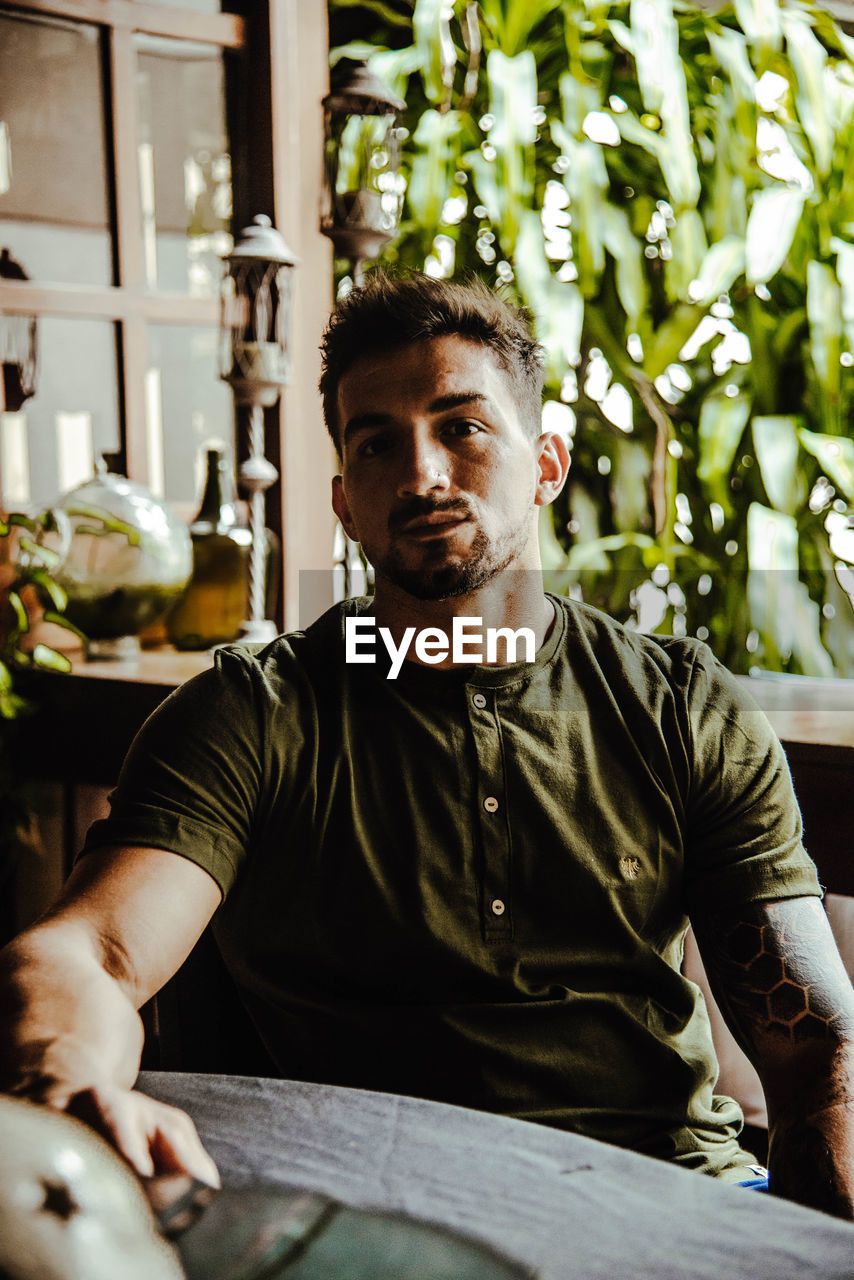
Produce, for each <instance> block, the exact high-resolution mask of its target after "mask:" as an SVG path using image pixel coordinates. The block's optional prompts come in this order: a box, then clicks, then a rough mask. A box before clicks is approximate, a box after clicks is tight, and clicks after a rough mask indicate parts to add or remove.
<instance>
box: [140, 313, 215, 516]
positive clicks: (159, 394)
mask: <svg viewBox="0 0 854 1280" xmlns="http://www.w3.org/2000/svg"><path fill="white" fill-rule="evenodd" d="M218 344H219V331H218V330H217V329H200V328H193V327H191V326H188V325H167V324H155V325H150V326H149V329H148V371H147V374H146V386H145V407H146V419H147V424H148V445H149V477H150V481H149V483H150V485H151V488H152V489H153V490H154V492H155V493H157V494H158V495H159V496H161V497H165V498H167V499H168V500H169V501H170V502H175V503H181V504H186V506H187V508H188V511H187V514H192V513H193V512H194V511H195V509H196V507H197V506H198V500H199V497H200V495H201V490H202V480H203V478H204V451H205V449H206V448H207V447H212V446H214V445H216V444H219V445H222V446H224V447H225V449H226V450H227V451H228V453H229V454H230V456H231V457H232V458H233V457H234V409H233V402H232V397H231V391H230V390H229V388H228V386H227V384H226V383H224V382H223V381H222V380H221V379H220V377H219V374H218Z"/></svg>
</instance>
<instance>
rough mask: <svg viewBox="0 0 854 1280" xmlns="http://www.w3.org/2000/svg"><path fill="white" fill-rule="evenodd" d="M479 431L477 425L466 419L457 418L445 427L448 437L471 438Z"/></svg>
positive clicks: (478, 425)
mask: <svg viewBox="0 0 854 1280" xmlns="http://www.w3.org/2000/svg"><path fill="white" fill-rule="evenodd" d="M480 429H481V428H480V424H479V423H477V422H471V421H469V419H468V418H457V419H455V420H454V421H453V422H449V423H448V424H447V426H446V427H445V430H446V432H447V433H448V435H452V436H473V435H475V433H476V432H478V431H480Z"/></svg>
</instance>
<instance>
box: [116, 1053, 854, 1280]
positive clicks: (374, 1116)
mask: <svg viewBox="0 0 854 1280" xmlns="http://www.w3.org/2000/svg"><path fill="white" fill-rule="evenodd" d="M139 1087H140V1088H141V1089H143V1090H144V1091H145V1092H147V1093H150V1094H152V1095H153V1096H154V1097H157V1098H160V1099H162V1100H163V1101H164V1102H169V1103H172V1104H173V1105H175V1106H178V1107H181V1108H183V1109H184V1110H186V1111H188V1112H189V1113H190V1115H191V1116H192V1117H193V1119H194V1120H195V1122H196V1126H197V1128H198V1130H199V1133H200V1134H201V1136H202V1139H203V1141H204V1142H205V1144H206V1145H207V1147H208V1149H209V1150H210V1152H211V1154H212V1155H213V1157H214V1159H215V1160H216V1161H217V1163H218V1165H219V1168H220V1171H221V1173H222V1177H223V1182H224V1184H225V1185H226V1186H230V1187H238V1186H247V1185H252V1184H257V1183H259V1182H263V1183H279V1184H282V1185H286V1186H298V1187H304V1188H306V1189H307V1190H310V1191H317V1192H321V1193H323V1194H325V1195H329V1196H332V1197H334V1198H336V1199H338V1200H341V1201H343V1202H344V1203H345V1204H348V1205H352V1206H354V1207H356V1208H375V1209H382V1210H384V1211H390V1212H394V1213H404V1214H409V1215H412V1216H413V1217H415V1218H417V1219H421V1220H424V1221H427V1222H431V1223H436V1224H438V1225H441V1226H444V1227H448V1228H451V1229H453V1230H456V1231H459V1232H462V1233H463V1234H465V1235H467V1236H470V1237H472V1238H473V1239H476V1240H479V1241H481V1242H483V1243H485V1244H488V1245H490V1246H491V1247H492V1248H493V1249H496V1250H497V1251H499V1252H500V1253H502V1254H505V1255H506V1256H507V1257H509V1258H511V1259H514V1260H516V1261H518V1262H520V1263H522V1264H524V1265H525V1266H526V1267H528V1268H530V1269H531V1270H532V1271H533V1273H534V1274H536V1275H538V1276H540V1277H542V1280H558V1278H561V1280H563V1278H567V1280H569V1278H572V1280H687V1278H690V1280H813V1278H814V1277H822V1278H823V1280H831V1278H835V1277H839V1280H842V1277H845V1280H851V1278H852V1277H854V1226H852V1225H849V1224H846V1223H842V1222H838V1221H837V1220H835V1219H833V1218H830V1217H828V1216H826V1215H824V1214H820V1213H816V1212H813V1211H812V1210H809V1209H802V1208H800V1207H798V1206H797V1205H793V1204H790V1203H788V1202H786V1201H782V1200H777V1199H775V1198H774V1197H772V1196H768V1195H764V1194H761V1193H759V1192H755V1191H748V1190H744V1189H743V1188H739V1187H730V1186H724V1185H722V1184H720V1183H718V1182H716V1181H715V1180H714V1179H711V1178H708V1177H705V1176H703V1175H701V1174H697V1173H691V1172H689V1171H686V1170H683V1169H679V1168H675V1167H673V1166H670V1165H668V1164H665V1163H663V1162H660V1161H657V1160H651V1159H649V1158H647V1157H645V1156H639V1155H635V1154H633V1153H632V1152H626V1151H621V1150H619V1149H618V1148H616V1147H610V1146H607V1145H605V1144H603V1143H600V1142H596V1141H594V1140H592V1139H590V1138H583V1137H579V1136H577V1135H575V1134H570V1133H563V1132H561V1131H559V1130H556V1129H548V1128H546V1127H544V1126H542V1125H535V1124H529V1123H527V1122H525V1121H520V1120H512V1119H507V1118H505V1117H502V1116H493V1115H487V1114H484V1113H482V1112H475V1111H469V1110H466V1109H463V1108H460V1107H451V1106H446V1105H443V1104H440V1103H435V1102H426V1101H423V1100H421V1099H416V1098H404V1097H396V1096H392V1095H389V1094H381V1093H371V1092H367V1091H363V1090H358V1089H344V1088H336V1087H331V1086H328V1085H314V1084H305V1083H301V1082H293V1081H288V1080H265V1079H257V1078H252V1077H236V1076H209V1075H193V1074H171V1073H164V1072H145V1073H143V1075H142V1076H141V1077H140V1081H139ZM209 1212H210V1210H209Z"/></svg>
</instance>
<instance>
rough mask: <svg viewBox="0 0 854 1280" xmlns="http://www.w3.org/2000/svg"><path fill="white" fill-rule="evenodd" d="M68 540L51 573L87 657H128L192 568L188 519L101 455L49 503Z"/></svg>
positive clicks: (177, 591) (178, 592) (178, 593)
mask: <svg viewBox="0 0 854 1280" xmlns="http://www.w3.org/2000/svg"><path fill="white" fill-rule="evenodd" d="M54 506H55V508H56V510H57V511H58V512H60V513H62V514H63V515H64V516H65V517H66V518H67V520H68V522H69V526H70V530H71V539H70V545H69V549H68V553H67V555H66V557H65V560H64V562H63V564H62V566H61V568H60V569H59V571H58V572H57V574H56V579H57V581H58V582H59V584H60V585H61V586H62V587H64V589H65V591H66V592H67V593H68V605H67V608H66V616H67V617H68V618H69V619H70V620H71V621H72V622H73V623H74V624H75V626H78V627H79V628H80V630H81V631H83V632H84V634H85V635H86V636H87V638H88V644H87V657H89V658H133V657H135V656H137V654H138V652H139V641H138V639H137V637H138V635H139V632H140V631H142V630H144V628H145V627H147V626H150V625H151V623H153V622H154V621H156V619H157V618H158V617H160V616H161V615H163V614H164V613H165V612H166V611H167V609H169V608H170V607H171V605H173V604H174V603H175V601H176V600H177V599H178V598H179V596H180V595H181V593H182V591H183V590H184V588H185V587H186V585H187V582H188V581H189V578H190V573H191V571H192V567H193V554H192V547H191V543H190V535H189V532H188V530H187V527H186V525H184V523H183V522H182V521H181V520H179V519H178V517H177V516H176V515H174V514H173V513H172V512H171V511H170V509H169V508H168V507H167V506H166V505H165V504H164V503H162V502H158V500H157V499H156V498H155V497H154V496H153V495H152V494H151V492H150V491H149V490H148V489H146V488H145V487H144V485H140V484H136V483H134V482H133V481H132V480H128V479H127V478H126V477H125V476H118V475H111V474H109V473H108V472H107V470H106V467H105V466H104V464H103V462H100V463H99V465H98V471H97V474H96V475H95V476H94V478H93V479H91V480H88V481H86V483H85V484H82V485H78V486H77V487H76V488H75V489H72V490H71V492H70V493H66V494H64V495H63V496H62V497H61V498H60V499H59V500H58V501H57V502H56V503H55V504H54Z"/></svg>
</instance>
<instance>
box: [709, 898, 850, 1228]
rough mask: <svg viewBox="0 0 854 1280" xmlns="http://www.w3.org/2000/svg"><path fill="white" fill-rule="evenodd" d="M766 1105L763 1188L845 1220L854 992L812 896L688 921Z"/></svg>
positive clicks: (726, 1016)
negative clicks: (766, 1170) (767, 1134)
mask: <svg viewBox="0 0 854 1280" xmlns="http://www.w3.org/2000/svg"><path fill="white" fill-rule="evenodd" d="M692 923H693V925H694V931H695V933H696V935H697V942H698V945H699V947H700V952H701V954H702V957H703V961H704V963H705V966H706V972H707V973H708V977H709V982H710V984H711V987H712V990H713V992H714V995H715V998H716V1000H717V1001H718V1003H719V1005H720V1007H721V1011H722V1013H723V1015H724V1017H725V1018H726V1021H727V1023H728V1025H729V1027H730V1030H731V1031H732V1033H733V1035H734V1036H735V1037H736V1039H737V1040H738V1041H739V1043H740V1044H741V1047H742V1048H743V1049H744V1051H745V1053H746V1054H747V1056H748V1057H749V1058H750V1060H751V1061H752V1063H753V1065H754V1066H755V1068H756V1070H757V1071H758V1073H759V1077H760V1079H761V1081H762V1087H763V1089H764V1091H765V1097H766V1100H767V1102H768V1121H769V1132H770V1144H769V1157H768V1163H769V1169H770V1189H771V1191H772V1192H774V1193H775V1194H776V1195H780V1196H785V1197H786V1198H788V1199H791V1200H796V1201H798V1202H799V1203H800V1204H805V1205H808V1206H810V1207H812V1208H815V1209H823V1210H824V1211H825V1212H827V1213H833V1214H836V1215H837V1216H838V1217H841V1218H847V1219H852V1220H854V990H853V989H852V986H851V982H850V980H849V978H848V975H847V973H846V972H845V968H844V966H843V964H842V960H841V959H840V956H839V952H838V950H837V948H836V943H835V942H834V939H833V935H832V933H831V931H830V926H829V924H828V922H827V916H826V915H825V912H824V908H823V906H822V904H821V902H820V901H819V900H818V899H817V898H793V899H788V900H781V901H776V902H764V903H755V904H752V905H747V906H741V907H739V908H738V909H737V910H735V911H732V912H729V913H725V912H723V911H719V912H716V913H714V914H712V913H710V914H709V915H707V916H701V917H699V918H697V919H694V920H693V921H692Z"/></svg>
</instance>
